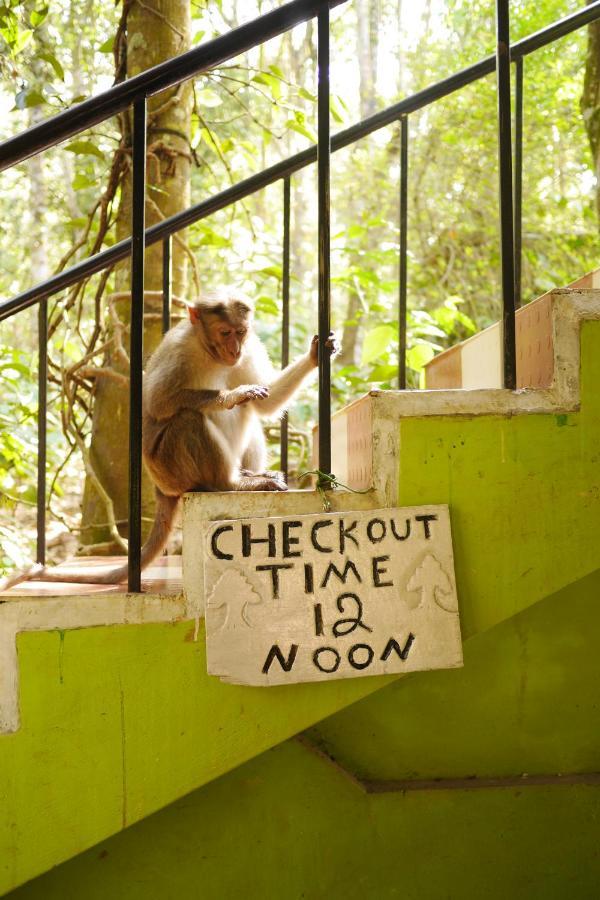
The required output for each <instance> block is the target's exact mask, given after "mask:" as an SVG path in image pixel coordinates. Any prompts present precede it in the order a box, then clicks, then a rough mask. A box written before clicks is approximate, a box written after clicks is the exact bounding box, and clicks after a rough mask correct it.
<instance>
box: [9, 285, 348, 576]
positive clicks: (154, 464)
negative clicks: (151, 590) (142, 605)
mask: <svg viewBox="0 0 600 900" xmlns="http://www.w3.org/2000/svg"><path fill="white" fill-rule="evenodd" d="M188 309H189V321H185V322H181V323H180V324H179V325H177V326H176V327H175V328H173V329H171V331H169V332H168V333H167V334H166V335H165V337H164V338H163V340H162V342H161V344H160V346H159V347H158V349H157V350H156V352H155V353H154V354H153V355H152V357H151V359H150V361H149V363H148V367H147V370H146V374H145V378H144V398H143V444H142V450H143V457H144V462H145V464H146V468H147V470H148V472H149V474H150V477H151V478H152V481H153V482H154V485H155V490H156V514H155V519H154V524H153V526H152V530H151V532H150V535H149V537H148V540H147V541H146V543H145V544H144V546H143V547H142V554H141V561H142V567H144V566H147V565H148V564H149V563H150V562H151V561H152V560H153V559H155V558H156V557H157V556H158V555H159V553H160V552H161V551H162V550H163V549H164V547H165V545H166V543H167V539H168V537H169V533H170V531H171V528H172V525H173V520H174V518H175V514H176V511H177V507H178V505H179V500H180V498H181V496H182V494H184V493H186V491H285V490H287V487H286V484H285V482H284V481H283V478H282V476H281V475H280V474H279V473H275V472H266V471H265V467H266V444H265V438H264V434H263V430H262V426H261V423H260V419H259V416H275V415H277V414H278V413H280V412H281V411H282V410H283V409H284V407H285V405H286V403H287V402H288V401H289V400H290V398H291V397H292V396H293V394H294V393H295V392H296V390H297V389H298V388H299V387H300V385H301V383H302V381H303V380H304V379H305V378H306V376H307V375H309V374H310V373H311V372H312V371H313V370H314V369H315V368H316V366H317V356H318V340H317V337H314V338H313V339H312V341H311V344H310V347H309V350H308V352H307V353H306V354H305V355H304V356H301V357H300V359H298V360H297V361H296V362H294V363H292V364H291V365H289V366H288V367H287V368H286V369H284V371H282V372H281V371H276V370H275V369H274V368H273V366H272V365H271V362H270V360H269V357H268V355H267V351H266V349H265V347H264V346H263V344H262V343H261V341H260V339H259V338H258V336H257V334H256V332H255V331H254V327H253V317H254V309H253V306H252V303H251V302H250V301H249V300H248V299H246V298H245V297H242V296H241V295H239V294H237V293H235V292H232V291H228V292H222V293H220V294H215V295H211V296H210V297H207V298H206V299H202V300H199V301H198V302H197V303H195V304H193V305H190V306H189V307H188ZM326 346H327V349H328V351H329V353H330V354H332V355H333V354H335V353H336V352H337V350H338V347H337V342H336V339H335V336H334V335H333V333H331V334H330V335H329V337H328V340H327V342H326ZM26 577H28V578H31V579H35V580H44V581H63V582H65V581H66V582H80V583H93V584H118V583H119V582H121V581H124V580H125V579H126V578H127V565H123V566H120V567H119V568H115V569H111V570H109V571H108V572H104V573H102V574H98V575H94V576H91V575H87V574H83V573H81V574H79V573H77V572H76V571H70V572H66V571H62V572H60V573H59V572H53V571H51V570H47V569H42V570H38V571H33V572H30V574H28V575H27V576H26ZM18 580H22V579H18ZM9 583H12V584H14V583H16V579H12V580H11V581H10V582H9ZM7 586H8V585H7Z"/></svg>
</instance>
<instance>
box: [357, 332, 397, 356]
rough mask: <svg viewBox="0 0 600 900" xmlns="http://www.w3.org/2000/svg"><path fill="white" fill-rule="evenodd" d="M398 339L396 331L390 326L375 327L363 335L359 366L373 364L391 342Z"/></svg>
mask: <svg viewBox="0 0 600 900" xmlns="http://www.w3.org/2000/svg"><path fill="white" fill-rule="evenodd" d="M397 339H398V331H397V329H396V328H394V327H393V326H392V325H377V326H376V327H375V328H372V329H371V331H368V332H367V333H366V335H365V339H364V341H363V346H362V356H361V365H363V366H364V365H366V364H367V363H370V362H373V360H375V359H378V358H379V357H380V356H381V355H382V354H383V353H385V352H386V351H387V350H388V349H389V347H390V344H391V343H392V341H396V340H397Z"/></svg>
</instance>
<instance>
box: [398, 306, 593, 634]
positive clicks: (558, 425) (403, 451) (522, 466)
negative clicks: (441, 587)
mask: <svg viewBox="0 0 600 900" xmlns="http://www.w3.org/2000/svg"><path fill="white" fill-rule="evenodd" d="M598 385H600V322H584V324H583V327H582V331H581V411H580V412H575V413H571V414H569V415H549V414H544V415H540V414H534V415H530V414H528V415H518V416H505V417H500V416H477V417H468V416H454V417H450V416H448V417H444V418H438V417H426V418H421V419H419V418H410V417H408V418H405V419H403V420H402V421H401V422H400V426H399V428H400V434H399V454H398V462H399V469H400V489H399V500H400V504H401V505H402V504H404V505H412V504H418V503H424V502H427V503H448V504H449V506H450V514H451V521H452V537H453V543H454V548H455V565H456V578H457V586H458V596H459V604H460V615H461V627H462V630H463V635H464V636H465V637H470V636H471V635H472V634H478V633H480V632H481V631H484V630H485V629H486V628H490V627H491V626H492V625H495V624H497V623H498V622H500V621H502V620H503V619H506V618H509V617H510V616H511V615H513V614H514V613H516V612H519V611H520V610H522V609H525V608H526V607H527V606H530V605H531V604H532V603H534V602H537V601H538V600H542V599H543V598H544V597H547V596H549V595H550V594H553V593H554V592H555V591H557V590H560V588H562V587H565V586H566V585H567V584H570V583H571V582H573V581H576V580H578V579H579V578H582V577H583V576H585V575H587V574H589V573H590V572H593V571H595V570H596V569H597V568H598V566H599V564H600V549H599V548H600V544H599V539H598V535H599V534H600V393H599V391H598Z"/></svg>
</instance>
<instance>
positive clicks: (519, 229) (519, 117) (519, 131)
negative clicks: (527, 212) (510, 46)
mask: <svg viewBox="0 0 600 900" xmlns="http://www.w3.org/2000/svg"><path fill="white" fill-rule="evenodd" d="M515 75H516V79H515V307H516V308H517V309H518V308H519V307H520V306H521V301H522V289H521V265H522V261H523V57H522V56H519V58H518V59H517V60H516V62H515Z"/></svg>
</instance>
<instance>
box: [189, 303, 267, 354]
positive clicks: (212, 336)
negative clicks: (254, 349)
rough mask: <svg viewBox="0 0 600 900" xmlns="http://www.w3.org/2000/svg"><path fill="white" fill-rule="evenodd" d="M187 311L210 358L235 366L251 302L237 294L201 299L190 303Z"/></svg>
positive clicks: (247, 321) (240, 349)
mask: <svg viewBox="0 0 600 900" xmlns="http://www.w3.org/2000/svg"><path fill="white" fill-rule="evenodd" d="M189 314H190V321H191V323H192V325H195V326H197V327H198V328H199V329H200V333H201V335H202V339H203V343H204V344H205V346H206V349H207V350H208V352H209V353H210V355H211V356H212V357H213V359H215V360H216V361H217V362H219V363H221V365H224V366H235V365H236V363H237V362H239V360H240V358H241V355H242V351H243V348H244V343H245V341H246V338H247V336H248V332H249V330H250V329H251V327H252V307H251V305H250V304H249V303H248V302H245V301H244V300H242V299H240V298H239V297H229V298H227V299H225V300H220V299H217V300H203V301H198V302H197V303H196V304H195V305H194V306H190V307H189Z"/></svg>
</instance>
